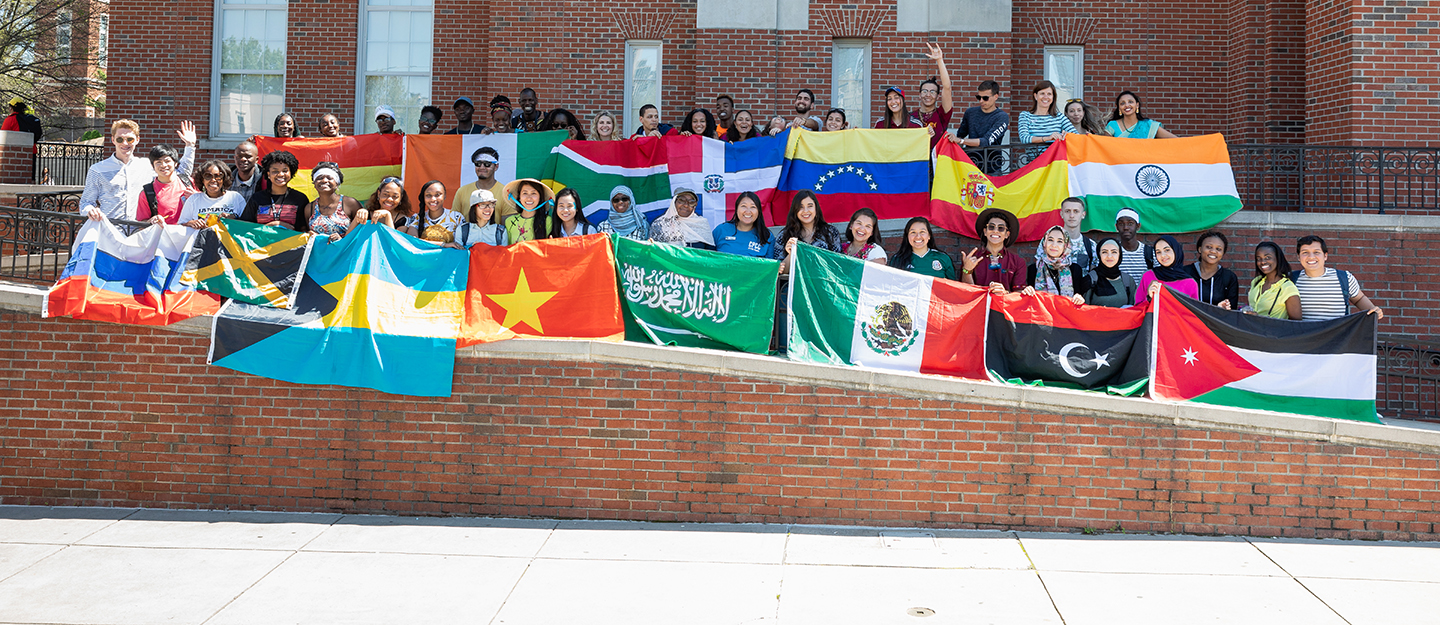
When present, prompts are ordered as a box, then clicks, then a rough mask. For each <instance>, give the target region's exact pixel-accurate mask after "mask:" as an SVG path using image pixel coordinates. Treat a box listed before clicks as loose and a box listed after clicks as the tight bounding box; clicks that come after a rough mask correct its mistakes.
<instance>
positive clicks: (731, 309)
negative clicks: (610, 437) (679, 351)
mask: <svg viewBox="0 0 1440 625" xmlns="http://www.w3.org/2000/svg"><path fill="white" fill-rule="evenodd" d="M612 238H614V240H615V264H616V267H617V268H618V269H619V270H620V301H621V303H622V304H623V305H624V308H625V340H627V341H636V342H642V343H654V344H656V345H679V346H682V347H704V348H708V349H725V350H739V351H746V352H753V353H756V354H764V353H767V352H769V350H770V334H771V332H772V331H773V329H774V326H775V278H776V276H777V272H778V270H779V268H780V263H778V262H776V261H773V260H770V259H768V258H751V257H749V256H738V255H735V254H726V253H723V252H709V251H706V250H696V249H690V248H688V247H682V246H679V245H670V244H667V243H651V242H648V241H634V240H631V239H627V238H625V237H612Z"/></svg>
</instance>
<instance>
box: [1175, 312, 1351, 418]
mask: <svg viewBox="0 0 1440 625" xmlns="http://www.w3.org/2000/svg"><path fill="white" fill-rule="evenodd" d="M1156 304H1157V309H1156V313H1155V314H1156V324H1155V325H1156V331H1155V337H1156V340H1155V358H1154V361H1155V375H1154V376H1153V382H1152V386H1151V396H1153V397H1154V398H1156V399H1169V400H1175V401H1193V402H1199V403H1205V404H1216V405H1220V406H1234V407H1237V408H1252V409H1258V410H1273V411H1276V412H1290V413H1295V414H1303V415H1311V416H1316V417H1331V418H1336V419H1352V420H1355V421H1369V422H1372V423H1378V422H1379V420H1378V419H1377V418H1376V417H1375V384H1376V359H1375V317H1374V316H1373V315H1367V314H1363V313H1362V314H1355V315H1350V316H1348V317H1341V318H1339V319H1332V320H1329V321H1289V320H1285V319H1271V318H1269V317H1262V316H1259V315H1247V314H1244V313H1241V312H1237V311H1229V310H1224V309H1221V308H1216V307H1214V306H1208V305H1205V304H1202V303H1200V302H1197V301H1195V300H1193V299H1191V298H1189V297H1186V296H1184V295H1177V294H1176V293H1175V292H1174V291H1172V290H1170V289H1165V290H1164V291H1163V292H1162V293H1161V295H1160V297H1159V298H1158V299H1157V300H1156Z"/></svg>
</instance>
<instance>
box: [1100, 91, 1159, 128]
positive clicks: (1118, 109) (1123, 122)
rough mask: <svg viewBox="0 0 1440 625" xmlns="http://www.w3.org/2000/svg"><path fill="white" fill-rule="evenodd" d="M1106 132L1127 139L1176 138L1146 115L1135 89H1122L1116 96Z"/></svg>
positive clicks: (1106, 125)
mask: <svg viewBox="0 0 1440 625" xmlns="http://www.w3.org/2000/svg"><path fill="white" fill-rule="evenodd" d="M1105 132H1108V133H1110V134H1111V135H1112V136H1116V137H1121V138H1125V139H1157V138H1158V139H1174V138H1175V135H1174V134H1172V133H1171V132H1170V131H1169V130H1166V129H1165V127H1164V126H1162V125H1160V122H1158V121H1155V120H1153V119H1150V118H1149V117H1146V116H1145V112H1144V111H1141V110H1140V96H1138V95H1135V92H1133V91H1121V92H1120V95H1118V96H1115V112H1113V113H1111V114H1110V121H1109V123H1107V124H1105Z"/></svg>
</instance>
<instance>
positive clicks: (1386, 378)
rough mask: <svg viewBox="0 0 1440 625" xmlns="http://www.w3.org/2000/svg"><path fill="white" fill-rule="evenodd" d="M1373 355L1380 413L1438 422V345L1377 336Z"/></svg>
mask: <svg viewBox="0 0 1440 625" xmlns="http://www.w3.org/2000/svg"><path fill="white" fill-rule="evenodd" d="M1376 356H1377V363H1376V364H1377V368H1378V370H1379V375H1380V379H1379V383H1378V386H1377V388H1376V389H1375V391H1376V393H1375V407H1376V409H1377V410H1378V411H1379V412H1380V414H1382V415H1385V416H1387V417H1399V418H1402V419H1421V420H1425V421H1436V422H1440V343H1433V342H1426V341H1417V340H1413V339H1407V338H1404V337H1396V336H1381V337H1380V345H1379V348H1378V350H1377V352H1376Z"/></svg>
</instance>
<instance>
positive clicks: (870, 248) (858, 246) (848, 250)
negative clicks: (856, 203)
mask: <svg viewBox="0 0 1440 625" xmlns="http://www.w3.org/2000/svg"><path fill="white" fill-rule="evenodd" d="M843 253H844V254H845V255H846V256H853V257H855V258H858V259H860V260H868V261H870V262H875V263H880V264H882V265H883V264H885V261H887V260H889V257H888V256H886V254H885V248H884V247H883V245H882V244H881V243H880V218H879V217H876V216H875V211H873V210H870V209H868V208H862V209H860V210H857V211H855V213H854V214H852V215H850V223H848V224H846V225H845V250H844V252H843Z"/></svg>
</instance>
